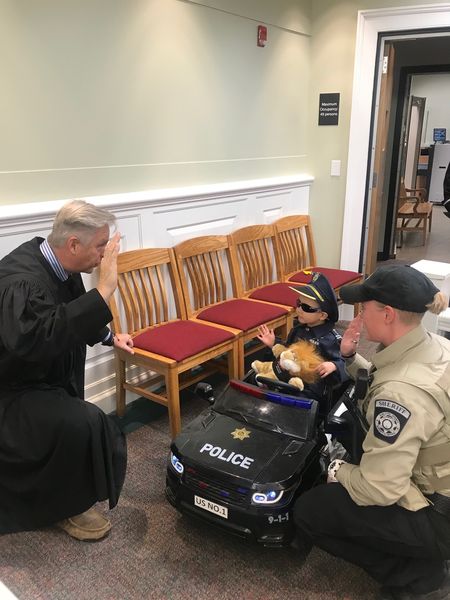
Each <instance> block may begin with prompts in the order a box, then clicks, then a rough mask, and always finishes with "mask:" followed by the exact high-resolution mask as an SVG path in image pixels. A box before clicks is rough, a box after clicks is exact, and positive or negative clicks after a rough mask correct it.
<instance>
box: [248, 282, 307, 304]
mask: <svg viewBox="0 0 450 600" xmlns="http://www.w3.org/2000/svg"><path fill="white" fill-rule="evenodd" d="M291 287H292V285H291V284H289V283H272V284H270V285H265V286H264V287H262V288H260V289H259V290H255V291H254V292H252V293H251V294H250V296H249V298H254V299H255V300H265V301H266V302H275V303H276V304H285V305H286V306H295V305H296V302H297V298H298V294H296V293H295V292H293V291H292V290H291Z"/></svg>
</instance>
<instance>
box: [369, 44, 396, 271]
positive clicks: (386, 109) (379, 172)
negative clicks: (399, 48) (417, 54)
mask: <svg viewBox="0 0 450 600" xmlns="http://www.w3.org/2000/svg"><path fill="white" fill-rule="evenodd" d="M393 79H394V46H393V44H391V43H389V42H386V43H385V44H384V51H383V59H382V70H381V81H380V96H379V102H378V118H377V129H376V136H375V150H374V160H373V169H372V187H371V189H370V190H369V198H370V208H369V214H368V220H367V236H366V240H367V241H366V249H365V260H364V265H363V272H364V273H366V274H370V273H372V272H373V271H374V270H375V268H376V265H377V254H378V237H379V231H380V219H381V206H382V198H383V193H384V192H385V190H387V187H388V183H387V182H386V181H385V179H386V178H385V164H386V145H387V139H388V130H389V119H390V115H391V101H392V84H393Z"/></svg>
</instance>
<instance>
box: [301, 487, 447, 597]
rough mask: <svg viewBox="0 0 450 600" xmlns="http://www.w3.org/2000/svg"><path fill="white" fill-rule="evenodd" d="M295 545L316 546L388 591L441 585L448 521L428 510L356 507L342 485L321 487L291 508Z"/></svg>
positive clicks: (395, 506) (421, 591) (426, 589)
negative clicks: (413, 510) (377, 582)
mask: <svg viewBox="0 0 450 600" xmlns="http://www.w3.org/2000/svg"><path fill="white" fill-rule="evenodd" d="M294 520H295V524H296V526H297V537H298V542H299V545H303V546H304V547H305V550H308V546H309V548H310V547H311V545H316V546H319V548H322V549H323V550H326V551H327V552H329V553H330V554H334V555H335V556H339V557H341V558H344V559H345V560H348V561H349V562H351V563H354V564H356V565H359V566H360V567H362V568H363V569H364V570H365V571H367V573H369V575H371V576H372V577H373V578H374V579H376V580H377V581H379V582H380V583H382V584H383V585H388V586H392V587H402V588H403V587H406V588H407V589H408V591H410V592H415V593H426V592H428V591H431V590H433V589H436V588H437V587H439V586H440V584H441V582H442V580H443V577H444V573H445V570H444V569H445V559H446V558H450V519H447V518H446V517H444V516H443V515H441V514H439V513H437V512H436V511H435V510H434V509H432V508H423V509H421V510H418V511H416V512H412V511H409V510H406V509H404V508H401V507H399V506H397V505H395V504H394V505H392V506H358V505H357V504H355V503H354V502H353V500H352V499H351V497H350V496H349V494H348V493H347V491H346V490H345V488H344V487H343V486H342V485H341V484H340V483H329V484H324V485H320V486H318V487H316V488H313V489H312V490H309V491H308V492H306V493H305V494H303V495H302V496H300V498H299V499H298V500H297V502H296V504H295V507H294Z"/></svg>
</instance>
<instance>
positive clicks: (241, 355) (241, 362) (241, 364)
mask: <svg viewBox="0 0 450 600" xmlns="http://www.w3.org/2000/svg"><path fill="white" fill-rule="evenodd" d="M237 372H238V379H243V378H244V375H245V351H244V342H243V341H242V339H240V340H239V342H238V370H237Z"/></svg>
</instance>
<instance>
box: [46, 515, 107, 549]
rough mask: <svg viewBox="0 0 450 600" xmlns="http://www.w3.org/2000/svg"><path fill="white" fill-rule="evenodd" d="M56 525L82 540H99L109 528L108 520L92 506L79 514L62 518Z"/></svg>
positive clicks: (105, 534)
mask: <svg viewBox="0 0 450 600" xmlns="http://www.w3.org/2000/svg"><path fill="white" fill-rule="evenodd" d="M56 526H57V527H59V528H60V529H62V530H63V531H65V532H66V533H68V534H69V535H70V536H71V537H73V538H75V539H76V540H81V541H84V542H87V541H96V540H101V539H103V538H104V537H106V536H107V535H108V533H109V531H110V529H111V523H110V522H109V520H108V519H107V518H106V517H104V516H103V515H102V514H100V513H99V512H97V511H96V510H95V509H94V508H90V509H89V510H87V511H86V512H84V513H81V515H75V516H74V517H69V518H68V519H64V520H63V521H60V522H59V523H57V524H56Z"/></svg>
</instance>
